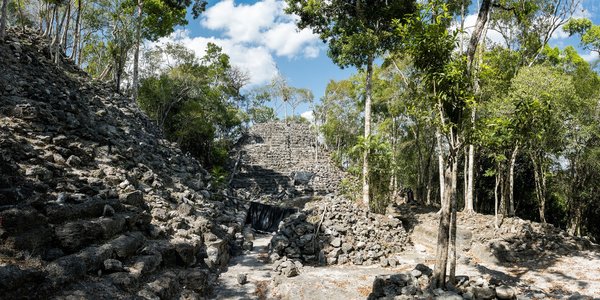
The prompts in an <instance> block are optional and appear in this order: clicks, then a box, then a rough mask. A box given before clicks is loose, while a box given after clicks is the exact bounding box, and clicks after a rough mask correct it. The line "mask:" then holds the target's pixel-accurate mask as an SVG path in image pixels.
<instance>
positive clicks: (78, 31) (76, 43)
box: [71, 0, 83, 64]
mask: <svg viewBox="0 0 600 300" xmlns="http://www.w3.org/2000/svg"><path fill="white" fill-rule="evenodd" d="M75 1H77V18H75V37H74V39H73V50H72V51H71V59H72V60H73V61H75V62H76V63H77V64H79V60H78V56H77V52H78V51H79V37H80V36H81V13H82V10H81V9H82V6H83V4H82V3H83V0H75Z"/></svg>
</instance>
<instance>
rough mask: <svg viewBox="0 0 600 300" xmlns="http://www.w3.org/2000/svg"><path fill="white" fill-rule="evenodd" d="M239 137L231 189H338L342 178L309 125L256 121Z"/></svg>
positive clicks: (314, 192) (317, 191)
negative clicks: (244, 134)
mask: <svg viewBox="0 0 600 300" xmlns="http://www.w3.org/2000/svg"><path fill="white" fill-rule="evenodd" d="M242 140H243V142H242V143H241V145H240V147H239V148H238V151H239V153H240V154H241V156H240V157H241V160H240V166H239V167H238V170H237V172H236V174H235V176H234V179H233V181H232V187H234V188H237V189H241V188H243V189H250V190H255V191H257V192H260V193H263V194H271V195H276V194H282V193H285V194H287V195H288V196H300V195H323V194H328V193H331V192H333V191H335V190H337V189H338V186H339V183H340V181H341V180H342V178H343V177H344V174H343V172H342V171H341V170H340V169H339V168H338V167H336V166H335V165H334V164H333V163H332V161H331V159H330V153H329V152H328V151H326V150H325V149H323V148H322V147H321V146H320V145H319V144H318V142H317V138H316V136H315V133H314V130H313V129H311V126H310V125H309V124H306V123H297V122H269V123H262V124H255V125H254V126H252V127H251V128H250V130H249V132H248V134H247V135H246V136H245V137H244V138H243V139H242Z"/></svg>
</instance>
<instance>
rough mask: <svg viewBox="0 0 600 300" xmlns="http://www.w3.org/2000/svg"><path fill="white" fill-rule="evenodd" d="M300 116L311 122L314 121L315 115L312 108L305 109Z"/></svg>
mask: <svg viewBox="0 0 600 300" xmlns="http://www.w3.org/2000/svg"><path fill="white" fill-rule="evenodd" d="M300 116H301V117H303V118H305V119H306V120H308V121H309V122H310V123H313V122H314V121H315V115H314V113H313V111H312V110H309V111H305V112H303V113H301V114H300Z"/></svg>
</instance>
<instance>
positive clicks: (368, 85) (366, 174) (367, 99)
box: [362, 57, 373, 210]
mask: <svg viewBox="0 0 600 300" xmlns="http://www.w3.org/2000/svg"><path fill="white" fill-rule="evenodd" d="M372 77H373V58H372V57H369V61H368V63H367V77H366V89H365V94H366V95H365V142H368V141H369V140H370V137H371V85H372ZM369 150H370V149H369V147H368V146H367V147H366V148H365V151H364V153H363V170H362V174H363V204H364V205H365V206H366V207H367V209H369V210H370V206H369V205H370V195H369V194H370V190H369Z"/></svg>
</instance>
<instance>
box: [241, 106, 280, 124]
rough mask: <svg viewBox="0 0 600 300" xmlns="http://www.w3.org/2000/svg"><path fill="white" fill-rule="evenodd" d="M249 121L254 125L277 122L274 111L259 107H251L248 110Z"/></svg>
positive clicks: (267, 107)
mask: <svg viewBox="0 0 600 300" xmlns="http://www.w3.org/2000/svg"><path fill="white" fill-rule="evenodd" d="M248 114H249V117H250V120H251V121H252V122H253V123H255V124H259V123H266V122H270V121H275V120H277V116H276V115H275V109H273V108H272V107H269V106H265V105H261V106H256V107H252V108H250V109H249V110H248Z"/></svg>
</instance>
